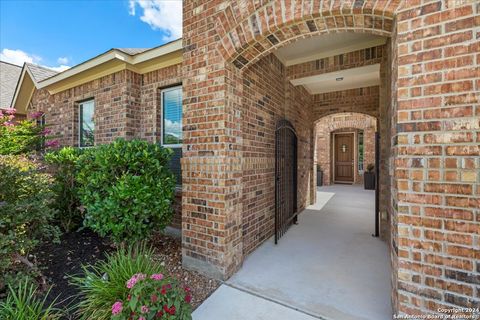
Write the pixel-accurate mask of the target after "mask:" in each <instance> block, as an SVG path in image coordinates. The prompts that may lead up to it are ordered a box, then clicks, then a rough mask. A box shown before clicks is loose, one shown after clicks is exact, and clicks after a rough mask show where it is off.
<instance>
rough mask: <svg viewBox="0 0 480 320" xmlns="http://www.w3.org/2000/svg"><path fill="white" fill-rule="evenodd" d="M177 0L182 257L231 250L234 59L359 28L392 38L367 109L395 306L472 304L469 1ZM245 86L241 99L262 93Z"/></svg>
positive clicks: (238, 149) (238, 151)
mask: <svg viewBox="0 0 480 320" xmlns="http://www.w3.org/2000/svg"><path fill="white" fill-rule="evenodd" d="M183 3H184V6H183V8H184V9H183V10H184V11H183V36H184V38H183V42H184V53H183V71H184V79H183V90H184V104H183V138H184V146H183V156H184V158H183V159H182V178H183V186H182V188H183V192H182V195H183V198H182V237H183V238H182V239H183V240H182V246H183V261H184V264H185V265H186V266H188V267H190V268H193V269H197V270H200V271H202V272H204V273H209V274H211V275H213V276H215V277H218V278H223V279H225V278H228V277H229V276H230V275H232V274H233V273H234V272H235V271H236V270H237V269H238V268H239V267H240V266H241V264H242V261H243V259H244V253H243V252H244V250H243V235H242V216H243V212H244V206H245V202H244V201H243V200H244V199H243V198H244V193H243V189H244V188H243V179H242V178H243V176H244V175H243V173H244V172H243V169H242V164H243V163H244V160H245V153H244V151H243V149H242V148H243V145H244V139H243V131H244V130H243V129H244V128H242V124H241V122H242V114H243V112H244V105H243V99H242V97H243V96H244V87H243V85H244V78H243V76H244V75H243V71H244V70H245V69H249V68H248V66H251V65H252V64H254V63H256V62H258V61H259V60H260V59H261V58H264V57H265V56H266V55H268V54H269V53H272V51H273V50H275V49H276V48H279V47H281V46H283V45H285V44H287V43H290V42H293V41H296V40H297V39H300V38H303V37H309V36H312V35H319V34H322V33H325V32H337V31H354V32H369V33H374V34H380V35H384V36H390V38H391V41H390V42H389V44H388V47H389V48H388V52H389V53H390V55H389V61H388V62H387V66H388V68H386V70H387V73H388V77H389V78H390V79H392V81H391V83H389V85H388V87H387V88H386V89H387V90H386V91H387V92H388V94H387V95H386V97H384V98H381V99H384V100H383V101H387V100H388V101H387V102H385V103H381V105H387V104H388V105H389V108H388V109H386V110H385V112H384V113H383V114H380V117H382V119H387V121H389V122H390V123H389V124H390V125H389V126H386V127H385V128H384V129H381V128H380V131H381V135H382V134H383V136H388V137H391V139H390V140H389V141H388V146H386V147H385V150H383V148H382V152H383V151H385V152H388V154H390V157H389V158H385V157H384V159H385V161H384V163H383V164H381V165H382V166H384V167H385V168H386V170H388V173H389V174H388V178H389V179H391V180H390V182H391V185H389V187H388V190H385V191H388V192H391V194H390V195H389V196H388V198H389V204H388V208H385V210H383V209H381V210H382V212H381V214H382V215H383V214H385V215H386V216H388V217H390V218H391V227H392V232H391V241H389V245H390V249H391V255H392V256H391V261H392V301H393V308H394V313H399V314H438V313H440V312H439V311H438V310H439V308H444V309H449V308H451V307H456V306H459V307H460V306H463V307H473V306H475V305H478V303H479V301H480V300H479V297H478V294H477V293H476V292H475V290H474V288H475V285H476V283H477V282H478V278H479V277H480V272H479V269H478V267H479V266H478V257H479V252H478V250H477V249H476V248H475V242H472V241H473V240H471V239H472V237H474V238H473V239H475V235H476V234H477V233H478V232H477V230H478V229H479V228H480V222H479V221H477V220H475V218H474V217H475V215H476V213H477V211H478V207H479V201H478V194H479V191H478V181H479V177H480V176H479V175H478V168H479V167H480V164H479V162H478V157H479V155H480V148H478V146H477V145H478V141H479V137H478V114H476V113H475V110H476V108H477V106H478V102H479V101H478V97H477V96H476V95H475V93H474V91H475V90H476V89H478V83H477V82H476V81H475V79H476V78H478V76H479V74H478V68H476V67H477V66H478V60H477V56H476V55H477V52H478V50H479V49H480V45H479V43H478V41H475V40H476V38H475V37H476V34H477V33H476V28H477V27H478V26H477V24H476V22H477V21H478V15H479V8H478V5H477V4H476V2H475V1H428V0H419V1H401V0H389V1H384V0H377V1H374V0H372V1H363V0H358V1H357V0H355V1H337V0H331V1H329V0H311V1H309V0H308V1H305V0H303V1H300V0H293V1H287V0H278V1H277V0H275V1H252V0H238V1H198V0H185V1H184V2H183ZM262 60H263V59H262ZM252 97H253V99H252V103H254V104H258V105H260V106H262V105H261V104H262V103H264V102H265V101H263V100H262V99H257V98H258V97H257V95H255V94H253V95H252ZM260 98H263V97H260ZM269 98H272V96H271V95H270V96H269ZM287 98H289V99H292V100H294V99H293V98H294V97H293V98H292V97H287ZM389 98H391V99H389ZM267 100H268V99H267ZM255 116H256V115H254V114H252V117H253V118H254V119H255ZM310 119H313V116H312V117H310ZM255 121H258V122H259V123H262V124H263V119H255ZM309 125H310V124H309ZM390 143H391V146H390ZM306 157H307V156H305V158H306ZM309 157H310V156H309ZM312 158H313V155H312ZM248 165H251V166H252V167H255V168H262V167H265V166H268V165H269V164H268V160H266V161H263V162H262V161H257V162H255V161H252V162H249V163H248ZM381 192H383V191H381ZM252 194H254V195H255V192H252ZM264 205H265V206H267V205H268V204H264ZM472 217H473V218H472ZM439 284H441V285H439Z"/></svg>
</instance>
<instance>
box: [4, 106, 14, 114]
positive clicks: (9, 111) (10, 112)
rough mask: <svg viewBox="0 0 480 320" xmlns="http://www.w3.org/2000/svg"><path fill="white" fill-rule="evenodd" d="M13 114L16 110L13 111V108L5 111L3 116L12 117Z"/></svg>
mask: <svg viewBox="0 0 480 320" xmlns="http://www.w3.org/2000/svg"><path fill="white" fill-rule="evenodd" d="M15 112H16V110H15V109H13V108H10V109H5V114H10V115H12V114H15Z"/></svg>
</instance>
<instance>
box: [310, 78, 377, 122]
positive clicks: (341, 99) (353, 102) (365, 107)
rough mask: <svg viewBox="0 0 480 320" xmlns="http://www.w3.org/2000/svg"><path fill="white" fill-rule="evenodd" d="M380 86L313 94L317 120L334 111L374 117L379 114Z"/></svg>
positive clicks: (314, 114)
mask: <svg viewBox="0 0 480 320" xmlns="http://www.w3.org/2000/svg"><path fill="white" fill-rule="evenodd" d="M379 92H380V88H379V87H378V86H372V87H365V88H357V89H350V90H343V91H334V92H327V93H320V94H315V95H313V116H314V119H315V120H318V119H320V118H322V117H325V116H328V115H330V114H334V113H342V112H360V113H364V114H367V115H370V116H372V117H378V115H379Z"/></svg>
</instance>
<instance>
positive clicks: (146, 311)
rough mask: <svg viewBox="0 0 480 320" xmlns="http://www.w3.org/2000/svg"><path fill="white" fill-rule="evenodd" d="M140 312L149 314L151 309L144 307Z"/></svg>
mask: <svg viewBox="0 0 480 320" xmlns="http://www.w3.org/2000/svg"><path fill="white" fill-rule="evenodd" d="M140 311H141V312H142V313H148V311H150V309H148V307H147V306H142V307H141V308H140Z"/></svg>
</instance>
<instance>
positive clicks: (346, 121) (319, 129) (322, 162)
mask: <svg viewBox="0 0 480 320" xmlns="http://www.w3.org/2000/svg"><path fill="white" fill-rule="evenodd" d="M339 131H350V132H351V131H355V132H356V134H358V133H360V132H361V133H362V135H363V141H364V143H363V145H364V146H365V152H364V159H365V161H364V163H365V164H368V163H374V162H375V132H376V131H377V118H375V117H372V116H370V115H367V114H364V113H355V112H345V113H335V114H330V115H327V116H324V117H322V118H320V119H319V120H317V121H316V122H315V149H314V150H315V156H314V159H315V160H314V162H315V164H317V165H319V166H320V167H321V169H322V171H323V184H324V185H329V184H330V183H331V182H332V180H333V177H332V174H333V172H332V170H331V166H332V150H331V147H332V141H331V140H332V134H333V133H334V132H339ZM357 141H358V139H357ZM357 141H356V143H357ZM356 162H357V163H356V164H357V165H358V159H356ZM365 164H364V166H365ZM358 170H359V169H358V168H355V170H354V171H355V176H354V183H360V182H361V181H362V180H361V175H360V173H359V172H358Z"/></svg>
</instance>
